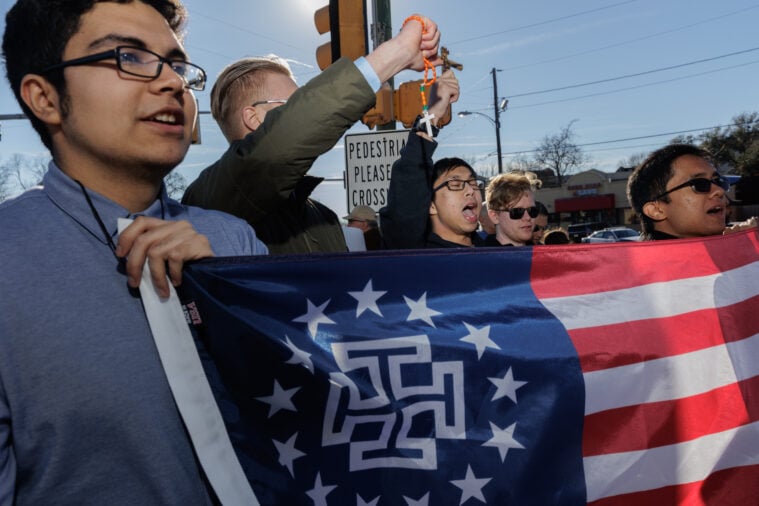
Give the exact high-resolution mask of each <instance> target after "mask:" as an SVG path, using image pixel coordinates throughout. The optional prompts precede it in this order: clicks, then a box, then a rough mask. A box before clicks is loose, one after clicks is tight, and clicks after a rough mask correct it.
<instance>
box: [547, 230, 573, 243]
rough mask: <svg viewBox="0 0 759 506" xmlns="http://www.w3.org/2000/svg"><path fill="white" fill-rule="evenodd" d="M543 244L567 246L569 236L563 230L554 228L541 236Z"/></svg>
mask: <svg viewBox="0 0 759 506" xmlns="http://www.w3.org/2000/svg"><path fill="white" fill-rule="evenodd" d="M543 244H569V235H568V234H567V231H566V230H564V229H563V228H554V229H552V230H549V231H547V232H546V235H544V236H543Z"/></svg>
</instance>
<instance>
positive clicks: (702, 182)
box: [651, 176, 730, 200]
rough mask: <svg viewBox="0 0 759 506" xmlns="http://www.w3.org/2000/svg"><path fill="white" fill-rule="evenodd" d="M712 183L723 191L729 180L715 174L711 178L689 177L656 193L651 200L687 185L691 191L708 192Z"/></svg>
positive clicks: (728, 185) (728, 186) (728, 184)
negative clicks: (668, 188)
mask: <svg viewBox="0 0 759 506" xmlns="http://www.w3.org/2000/svg"><path fill="white" fill-rule="evenodd" d="M712 185H716V186H718V187H720V188H722V189H723V190H725V191H727V190H729V189H730V182H729V181H728V180H727V179H725V178H724V177H722V176H715V177H714V178H712V179H707V178H705V177H694V178H693V179H689V180H688V181H686V182H684V183H683V184H679V185H677V186H675V187H674V188H672V189H671V190H667V191H665V192H664V193H662V194H661V195H658V196H656V197H654V198H653V199H651V200H659V199H660V198H662V197H663V196H665V195H669V194H670V193H672V192H673V191H677V190H680V189H682V188H687V187H688V186H690V187H691V188H693V191H695V192H696V193H709V192H710V191H712Z"/></svg>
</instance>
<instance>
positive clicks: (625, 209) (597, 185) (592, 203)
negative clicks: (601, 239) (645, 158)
mask: <svg viewBox="0 0 759 506" xmlns="http://www.w3.org/2000/svg"><path fill="white" fill-rule="evenodd" d="M632 170H633V169H632V168H626V167H620V169H619V170H618V171H617V172H612V173H609V172H601V171H600V170H595V169H591V170H587V171H585V172H580V173H578V174H572V175H570V176H568V177H567V179H566V180H565V181H564V182H563V183H564V184H562V185H561V186H544V187H542V188H540V189H539V190H538V191H537V192H536V196H535V199H536V200H539V201H540V202H542V203H543V204H545V206H546V207H547V208H548V212H549V213H550V216H549V220H548V221H549V223H551V224H553V225H562V226H567V225H570V224H574V223H586V222H601V223H606V224H607V225H608V226H614V225H625V226H631V227H632V228H638V226H637V225H638V224H637V221H636V219H635V213H634V212H633V211H632V209H631V208H630V204H629V203H628V202H627V194H626V190H627V178H628V177H629V176H630V174H632ZM546 182H547V181H546Z"/></svg>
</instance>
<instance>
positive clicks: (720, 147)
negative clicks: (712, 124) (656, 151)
mask: <svg viewBox="0 0 759 506" xmlns="http://www.w3.org/2000/svg"><path fill="white" fill-rule="evenodd" d="M671 142H672V143H687V144H696V145H698V146H700V147H702V148H704V149H706V150H707V151H709V152H710V153H712V154H713V155H714V158H715V161H716V162H717V164H718V165H719V166H720V169H721V170H723V171H724V172H727V173H732V174H739V175H742V176H759V112H752V113H742V114H739V115H737V116H735V117H734V118H733V122H732V124H731V125H730V126H727V127H722V128H720V127H717V128H714V129H712V130H709V131H708V132H704V133H702V134H700V135H698V136H693V135H687V136H679V137H675V138H674V139H672V141H671Z"/></svg>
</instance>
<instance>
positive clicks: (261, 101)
mask: <svg viewBox="0 0 759 506" xmlns="http://www.w3.org/2000/svg"><path fill="white" fill-rule="evenodd" d="M286 103H287V99H286V98H277V99H275V100H259V101H258V102H253V103H252V104H250V106H251V107H255V106H257V105H264V104H286Z"/></svg>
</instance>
